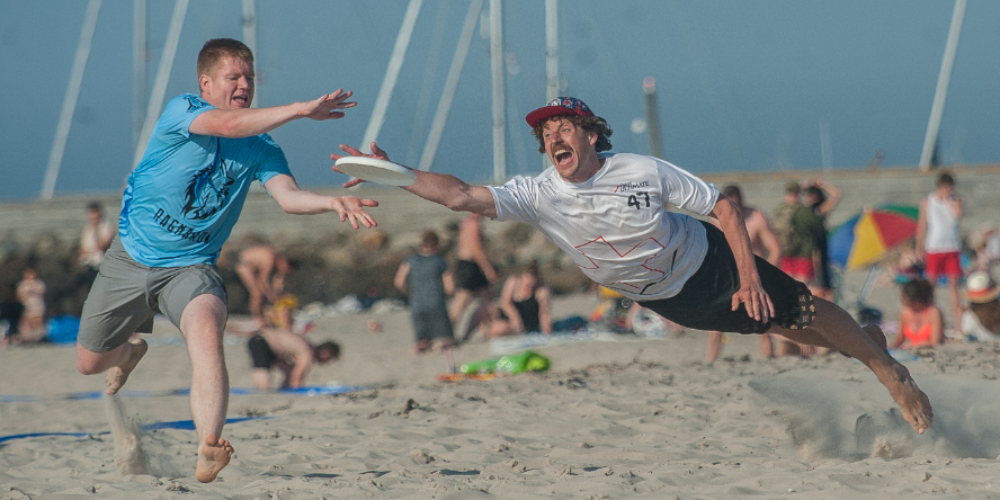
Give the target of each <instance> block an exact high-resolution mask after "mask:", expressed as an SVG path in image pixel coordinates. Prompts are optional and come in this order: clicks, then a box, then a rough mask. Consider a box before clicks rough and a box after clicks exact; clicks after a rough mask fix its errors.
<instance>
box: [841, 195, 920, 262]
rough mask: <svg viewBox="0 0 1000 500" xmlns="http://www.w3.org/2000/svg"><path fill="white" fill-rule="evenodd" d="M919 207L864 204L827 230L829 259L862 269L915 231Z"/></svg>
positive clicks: (908, 237) (907, 238)
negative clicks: (841, 222) (853, 213)
mask: <svg viewBox="0 0 1000 500" xmlns="http://www.w3.org/2000/svg"><path fill="white" fill-rule="evenodd" d="M918 213H919V211H918V209H917V207H914V206H909V205H880V206H877V207H866V208H865V210H863V211H862V212H861V213H860V214H857V215H855V216H854V217H851V218H850V219H848V220H847V221H846V222H844V223H843V224H841V225H840V226H838V227H837V228H836V229H834V230H833V231H832V232H831V233H830V237H829V239H828V245H829V249H830V262H833V263H835V264H839V265H840V266H841V267H843V268H845V269H850V270H854V269H862V268H865V267H868V266H870V265H872V264H874V263H875V262H876V261H877V260H878V259H879V258H881V257H882V256H883V255H884V254H885V253H886V252H888V251H889V250H892V249H893V248H894V247H896V246H897V245H899V244H901V243H904V242H906V241H907V240H909V239H910V238H912V237H913V235H914V234H916V233H917V216H918Z"/></svg>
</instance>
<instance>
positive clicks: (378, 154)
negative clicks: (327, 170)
mask: <svg viewBox="0 0 1000 500" xmlns="http://www.w3.org/2000/svg"><path fill="white" fill-rule="evenodd" d="M371 147H372V154H370V155H369V154H365V153H362V152H361V151H360V150H358V149H357V148H354V147H351V146H348V145H347V144H341V145H340V150H341V151H343V152H345V153H347V154H346V155H339V154H337V153H334V154H332V155H330V159H331V160H333V161H337V160H339V159H341V158H346V157H348V156H363V157H365V158H377V159H379V160H388V159H389V155H387V154H386V153H385V151H382V150H381V149H379V148H378V146H377V145H376V144H375V142H374V141H372V144H371ZM331 168H332V169H333V171H334V172H340V170H338V169H337V166H336V165H334V166H333V167H331ZM340 173H342V174H343V172H340ZM344 175H347V174H344ZM365 181H366V179H357V178H355V179H351V180H349V181H347V182H345V183H344V187H345V188H349V187H354V186H357V185H358V184H361V183H362V182H365Z"/></svg>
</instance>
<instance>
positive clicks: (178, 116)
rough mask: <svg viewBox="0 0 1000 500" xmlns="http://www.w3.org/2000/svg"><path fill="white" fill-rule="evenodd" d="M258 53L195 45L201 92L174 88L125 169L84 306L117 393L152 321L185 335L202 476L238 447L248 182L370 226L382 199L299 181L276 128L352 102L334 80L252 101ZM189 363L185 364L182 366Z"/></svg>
mask: <svg viewBox="0 0 1000 500" xmlns="http://www.w3.org/2000/svg"><path fill="white" fill-rule="evenodd" d="M254 76H255V74H254V67H253V53H252V52H251V51H250V49H249V48H248V47H247V46H246V45H244V44H243V43H242V42H239V41H237V40H233V39H229V38H217V39H212V40H209V41H208V42H206V43H205V45H203V46H202V49H201V51H200V52H199V53H198V64H197V78H198V80H197V81H198V88H199V90H200V94H193V93H184V94H181V95H179V96H177V97H175V98H173V99H171V100H170V101H169V102H168V103H167V104H166V106H165V109H164V111H163V113H162V115H161V116H160V118H159V120H158V121H157V124H156V127H155V129H154V131H153V134H152V136H151V137H150V140H149V144H148V145H147V146H146V151H145V153H144V154H143V157H142V160H141V161H140V162H139V165H137V166H136V167H135V169H134V170H133V171H132V173H131V174H130V175H129V177H128V182H127V186H126V188H125V192H124V195H123V199H122V212H121V216H120V217H119V219H118V235H119V236H118V237H117V238H115V239H114V240H113V241H112V243H111V247H110V248H109V249H108V251H107V253H106V254H105V258H104V261H103V262H101V270H100V274H99V275H98V276H97V279H96V280H95V281H94V286H93V287H92V288H91V289H90V295H88V297H87V301H86V303H85V304H84V306H83V315H82V318H81V321H80V330H79V332H80V333H79V336H78V337H77V349H76V367H77V370H79V372H80V373H82V374H84V375H96V374H99V373H104V372H107V374H106V376H105V385H106V387H107V389H106V391H107V393H108V394H115V393H117V392H118V391H119V390H120V389H121V388H122V386H123V385H125V382H126V381H127V380H128V376H129V374H131V373H132V371H133V370H135V368H136V366H137V365H138V364H139V361H140V360H141V359H142V357H143V356H144V355H145V354H146V351H147V349H148V344H147V343H146V341H145V340H144V339H143V338H141V337H140V336H133V334H135V333H149V332H152V327H153V318H154V317H155V316H156V315H157V314H158V313H162V314H164V315H165V316H166V317H167V318H169V319H170V321H171V322H172V323H173V324H174V326H176V327H177V328H178V329H179V330H180V331H181V333H182V334H183V335H184V340H185V342H186V344H187V347H188V353H189V355H190V358H191V374H192V375H191V378H192V380H191V396H190V399H191V413H192V417H193V420H194V426H195V431H196V433H197V436H198V437H197V443H198V444H197V446H198V453H197V463H196V466H195V478H196V479H197V480H198V481H200V482H203V483H207V482H211V481H214V480H215V478H216V477H217V476H218V474H219V473H220V472H221V471H222V469H223V468H225V467H226V466H227V465H229V462H230V460H232V457H233V453H234V450H233V446H232V445H231V444H230V443H229V441H227V440H225V439H222V428H223V426H224V425H225V423H226V410H227V408H228V406H229V374H228V372H227V370H226V359H225V352H224V348H223V332H224V329H225V324H226V317H227V316H228V314H229V311H228V309H227V306H226V304H227V295H226V289H225V285H224V284H223V280H222V276H221V275H220V274H219V269H218V267H217V266H216V261H217V260H218V258H219V252H220V251H221V249H222V246H223V245H224V244H225V242H226V240H227V239H228V238H229V235H230V233H231V232H232V230H233V226H234V225H235V224H236V221H237V220H238V219H239V216H240V212H242V210H243V203H244V202H245V201H246V197H247V193H248V192H249V191H250V186H251V185H252V184H254V183H255V182H259V183H260V184H262V185H263V186H264V189H266V190H267V192H268V194H269V195H270V196H271V198H273V199H274V201H275V202H276V203H277V204H278V205H279V206H280V207H281V209H282V211H284V212H286V213H291V214H303V215H305V214H324V213H330V212H337V213H338V214H339V215H340V221H341V222H344V221H349V222H350V224H351V226H352V227H354V228H355V229H357V228H359V227H360V226H361V225H363V226H365V227H369V228H370V227H373V226H374V225H375V220H374V219H373V218H372V216H371V215H370V214H368V213H367V212H365V210H364V208H365V207H373V206H377V205H378V203H377V202H375V201H374V200H365V199H361V198H358V197H356V196H342V197H333V196H325V195H321V194H319V193H314V192H311V191H305V190H303V189H301V188H299V185H298V183H296V181H295V178H294V177H292V173H291V170H290V169H289V168H288V161H287V160H286V159H285V154H284V153H283V152H282V150H281V148H280V147H279V146H278V145H277V144H276V143H275V142H274V141H273V140H272V139H271V137H270V136H269V135H267V133H268V132H270V131H272V130H274V129H276V128H278V127H280V126H281V125H284V124H286V123H288V122H291V121H293V120H297V119H300V118H309V119H313V120H330V119H336V118H342V117H343V116H344V113H343V112H342V111H339V110H341V109H347V108H351V107H354V106H355V105H356V104H357V103H355V102H349V101H347V100H348V99H350V98H351V95H352V93H351V92H346V93H345V92H342V91H341V90H337V91H336V92H333V93H332V94H323V95H322V96H320V97H319V98H317V99H315V100H310V101H302V102H294V103H291V104H287V105H284V106H275V107H268V108H251V107H250V105H251V103H252V102H253V96H254ZM176 368H177V369H186V367H183V368H182V367H176Z"/></svg>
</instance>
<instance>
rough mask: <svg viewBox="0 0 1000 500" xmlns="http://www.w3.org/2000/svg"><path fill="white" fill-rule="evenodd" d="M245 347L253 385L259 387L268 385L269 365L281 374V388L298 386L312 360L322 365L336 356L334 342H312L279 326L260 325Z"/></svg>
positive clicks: (263, 387)
mask: <svg viewBox="0 0 1000 500" xmlns="http://www.w3.org/2000/svg"><path fill="white" fill-rule="evenodd" d="M247 348H248V349H249V350H250V359H251V360H252V361H253V375H252V376H253V385H254V387H255V388H257V390H261V391H266V390H269V389H270V388H271V370H272V369H274V370H278V371H280V372H281V373H283V374H284V376H285V379H284V381H282V383H281V385H280V387H281V388H282V389H298V388H300V387H302V386H304V385H305V380H306V374H308V373H309V369H310V368H311V367H312V365H313V363H318V364H321V365H323V364H327V363H330V362H332V361H337V360H338V359H340V345H338V344H337V343H336V342H333V341H329V340H328V341H326V342H323V343H321V344H319V345H312V344H310V343H309V342H308V341H306V339H305V338H303V337H302V336H301V335H296V334H295V333H292V332H291V331H289V330H285V329H281V328H263V329H261V330H260V332H258V333H257V334H256V335H254V336H253V337H250V340H249V341H248V342H247Z"/></svg>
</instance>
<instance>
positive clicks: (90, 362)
mask: <svg viewBox="0 0 1000 500" xmlns="http://www.w3.org/2000/svg"><path fill="white" fill-rule="evenodd" d="M101 360H102V353H97V352H93V351H91V350H89V349H87V348H85V347H83V346H81V345H80V344H77V345H76V369H77V370H78V371H79V372H80V373H82V374H84V375H96V374H98V373H101V372H103V371H104V367H103V366H102V364H101Z"/></svg>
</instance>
